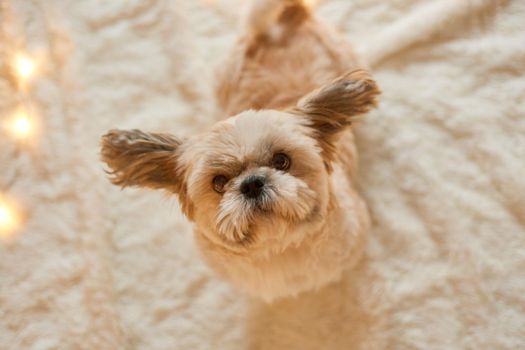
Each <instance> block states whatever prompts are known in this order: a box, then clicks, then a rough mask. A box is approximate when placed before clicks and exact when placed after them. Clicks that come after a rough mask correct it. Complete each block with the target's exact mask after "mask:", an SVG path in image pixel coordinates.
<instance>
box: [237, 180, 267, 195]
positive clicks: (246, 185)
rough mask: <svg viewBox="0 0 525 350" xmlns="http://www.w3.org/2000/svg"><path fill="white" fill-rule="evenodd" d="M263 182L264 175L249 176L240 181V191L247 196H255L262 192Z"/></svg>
mask: <svg viewBox="0 0 525 350" xmlns="http://www.w3.org/2000/svg"><path fill="white" fill-rule="evenodd" d="M265 182H266V178H265V177H264V176H249V177H248V178H246V179H244V181H243V182H242V183H241V193H242V194H244V195H245V196H246V197H248V198H257V197H259V196H260V194H261V193H262V191H263V189H264V185H265Z"/></svg>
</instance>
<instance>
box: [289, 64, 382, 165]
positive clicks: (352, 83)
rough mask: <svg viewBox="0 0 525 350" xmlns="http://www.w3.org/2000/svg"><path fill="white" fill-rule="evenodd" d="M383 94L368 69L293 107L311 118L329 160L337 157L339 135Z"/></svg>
mask: <svg viewBox="0 0 525 350" xmlns="http://www.w3.org/2000/svg"><path fill="white" fill-rule="evenodd" d="M380 93H381V91H380V90H379V87H378V86H377V84H376V82H375V81H374V80H373V79H372V78H371V77H370V75H369V74H368V72H367V71H365V70H361V69H360V70H355V71H352V72H349V73H346V74H344V75H342V76H340V77H339V78H337V79H335V80H333V81H332V82H330V83H328V84H326V85H324V86H323V87H321V88H319V89H317V90H315V91H312V92H311V93H309V94H308V95H306V96H305V97H303V98H302V99H301V100H299V102H298V103H297V106H296V107H294V108H293V112H295V113H297V112H299V113H300V114H301V115H304V116H305V117H306V118H308V121H309V125H310V126H311V127H312V128H313V129H314V131H315V137H316V138H317V139H318V141H319V144H320V145H321V147H322V149H323V156H324V157H325V160H327V161H328V162H330V161H332V160H333V158H334V156H335V142H336V141H337V138H338V134H339V133H340V132H341V131H343V130H344V129H345V128H346V127H348V126H349V125H350V124H351V123H352V120H353V119H354V118H355V117H356V116H357V115H360V114H364V113H366V112H368V111H369V110H370V109H371V108H372V107H374V106H376V104H377V101H376V98H377V96H378V95H379V94H380Z"/></svg>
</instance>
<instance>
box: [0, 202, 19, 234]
mask: <svg viewBox="0 0 525 350" xmlns="http://www.w3.org/2000/svg"><path fill="white" fill-rule="evenodd" d="M19 226H20V220H19V215H18V214H17V212H16V208H15V207H14V205H13V204H11V203H8V202H7V201H6V200H3V199H1V198H0V239H4V240H5V239H9V238H11V237H12V236H13V234H14V233H15V231H16V230H17V229H18V228H19Z"/></svg>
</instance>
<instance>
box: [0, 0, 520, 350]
mask: <svg viewBox="0 0 525 350" xmlns="http://www.w3.org/2000/svg"><path fill="white" fill-rule="evenodd" d="M1 5H2V6H0V10H1V11H2V13H1V16H2V18H1V22H0V25H1V30H2V32H1V35H2V37H1V40H0V47H1V50H2V51H1V52H2V53H1V57H0V69H1V70H2V75H1V76H0V117H1V118H4V117H5V116H6V115H7V114H8V113H9V111H11V110H12V108H14V107H15V106H16V103H17V98H18V96H19V95H18V92H17V88H16V86H15V85H14V84H13V77H12V75H10V74H8V64H7V63H8V61H9V60H10V57H11V55H12V50H13V49H15V48H16V47H17V45H24V46H25V47H26V48H27V49H28V51H30V52H32V53H34V54H35V55H38V57H40V60H41V65H40V67H39V72H38V73H39V74H38V76H37V78H36V80H35V81H34V84H33V89H32V90H31V92H30V93H29V95H28V96H29V99H30V102H31V103H32V104H33V106H34V109H35V111H34V113H35V115H36V116H37V118H38V120H39V123H40V128H39V130H40V133H39V134H38V135H35V136H34V138H33V139H32V140H31V141H33V145H25V146H24V145H22V146H17V145H16V143H15V142H13V140H12V139H11V138H10V137H9V136H8V135H7V134H6V133H5V132H4V130H2V131H1V132H2V134H1V137H0V150H1V152H0V186H1V187H0V188H1V190H2V191H3V192H7V194H8V195H9V196H10V197H12V198H16V199H17V201H18V202H19V204H20V206H21V207H22V209H23V211H24V213H25V225H24V227H23V229H22V230H21V231H20V232H19V233H18V235H16V237H13V238H12V239H11V240H9V241H0V349H184V350H190V349H191V350H193V349H225V350H230V349H231V350H234V349H261V350H263V349H268V350H281V349H286V350H288V349H297V350H305V349H316V350H317V349H327V350H332V349H333V350H342V349H345V350H346V349H524V348H525V277H524V273H525V179H524V177H525V76H524V72H525V27H524V23H525V22H524V21H525V20H524V18H525V3H524V1H520V0H515V1H507V2H501V1H500V2H497V1H489V0H470V1H467V0H429V1H416V0H395V1H367V0H355V1H348V0H331V1H329V0H326V1H321V3H320V4H319V6H318V10H317V13H318V14H319V16H320V17H322V18H323V19H325V20H326V21H328V22H330V23H333V24H334V25H335V26H337V27H338V28H340V29H342V30H344V31H345V32H346V33H348V37H349V38H350V39H351V40H353V42H354V43H355V44H356V46H357V48H358V50H359V52H361V53H362V54H363V55H365V57H367V59H368V60H369V62H371V65H372V67H373V69H374V71H375V76H376V78H377V79H378V81H379V83H380V85H381V86H382V89H383V91H384V94H383V96H382V100H381V105H380V108H379V109H378V110H376V111H374V112H373V113H371V114H370V115H369V116H367V117H366V118H365V120H364V121H363V122H362V123H361V125H358V126H357V127H356V134H357V136H358V147H359V149H360V154H361V159H360V166H361V169H360V179H361V185H360V186H361V188H362V191H363V193H364V195H365V196H366V198H367V200H368V203H369V206H370V210H371V213H372V216H373V228H372V230H371V232H370V240H369V244H368V248H367V253H366V257H365V259H364V260H363V262H362V263H361V264H360V265H359V266H358V268H357V269H356V270H354V271H349V273H348V275H347V276H346V278H345V280H344V281H343V282H341V283H339V284H336V285H331V286H329V287H327V288H324V289H322V290H320V291H318V292H315V293H308V294H304V295H301V296H300V297H298V298H295V299H290V300H283V301H280V302H277V303H275V304H272V305H266V304H263V303H260V302H258V301H253V300H248V299H246V298H245V297H243V296H241V295H239V294H238V293H237V292H236V291H235V290H233V289H232V288H230V287H229V285H227V284H225V283H224V282H222V281H220V280H218V279H217V278H216V277H215V276H214V275H212V274H211V273H210V271H209V270H208V268H207V267H206V266H204V264H203V263H202V261H201V260H200V259H199V257H198V256H197V253H196V251H195V249H194V247H193V243H192V237H191V234H190V226H189V224H188V223H187V221H186V220H185V219H184V218H183V217H182V215H181V214H180V211H179V210H178V207H177V204H176V200H175V199H174V198H170V197H166V196H163V195H162V194H160V193H154V192H147V191H138V190H131V189H130V190H128V189H127V190H125V191H119V190H118V189H117V188H116V187H113V186H111V185H110V184H109V182H108V181H107V180H106V178H105V175H104V171H103V166H102V164H101V163H100V162H99V160H98V138H99V136H100V135H101V134H103V133H104V132H105V131H106V130H108V129H110V128H114V127H119V128H135V127H136V128H143V129H146V130H152V131H153V130H170V131H173V132H176V133H178V134H185V133H191V132H194V131H195V130H199V129H201V128H204V127H206V126H208V125H210V123H212V122H213V120H214V118H215V117H216V116H215V115H216V108H215V106H214V103H213V102H212V96H213V85H214V80H213V72H214V69H215V67H216V66H217V65H218V64H220V63H221V60H222V59H223V57H224V55H225V54H227V52H228V48H229V47H230V46H231V45H232V43H233V40H234V38H235V36H236V33H237V29H236V27H237V22H238V18H239V17H238V11H237V9H238V8H239V7H240V3H239V1H234V0H207V1H204V0H202V1H189V0H186V1H182V0H181V1H170V0H164V1H161V0H136V1H102V0H100V1H95V0H92V1H67V2H66V1H61V0H24V1H19V0H7V1H3V2H1Z"/></svg>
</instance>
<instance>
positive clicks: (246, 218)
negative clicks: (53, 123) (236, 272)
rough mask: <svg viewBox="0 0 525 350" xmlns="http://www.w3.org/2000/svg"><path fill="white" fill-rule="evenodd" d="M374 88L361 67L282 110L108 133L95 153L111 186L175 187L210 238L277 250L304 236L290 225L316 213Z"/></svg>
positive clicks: (318, 216)
mask: <svg viewBox="0 0 525 350" xmlns="http://www.w3.org/2000/svg"><path fill="white" fill-rule="evenodd" d="M378 93H379V90H378V88H377V86H376V85H375V82H374V81H373V80H371V79H370V77H369V76H368V75H367V74H366V73H365V72H364V71H355V72H352V73H350V74H347V75H345V76H343V77H341V78H339V79H337V80H335V81H333V82H331V83H330V84H328V85H326V86H324V87H323V88H321V89H319V90H317V91H314V92H312V93H310V94H309V95H307V96H306V97H304V98H303V99H301V100H300V101H299V103H298V104H297V106H295V107H293V108H290V109H288V110H286V111H275V110H261V111H252V110H250V111H245V112H243V113H240V114H238V115H236V116H233V117H231V118H228V119H226V120H224V121H221V122H219V123H217V124H215V125H214V126H213V127H212V128H211V130H209V131H208V132H206V133H204V134H201V135H198V136H194V137H190V138H187V139H177V138H175V137H173V136H170V135H166V134H154V133H144V132H141V131H138V130H132V131H111V132H109V133H108V134H107V135H105V136H104V137H103V141H102V157H103V160H104V161H105V162H106V163H107V164H108V165H109V166H110V168H111V169H112V175H113V177H112V181H113V182H114V183H115V184H118V185H121V186H130V185H131V186H144V187H150V188H163V189H166V190H168V191H171V192H174V193H176V194H177V195H178V197H179V201H180V203H181V207H182V209H183V211H184V212H185V214H186V216H187V217H188V218H189V219H190V220H192V221H193V222H194V223H195V224H196V226H197V228H198V230H199V231H200V232H202V233H203V234H204V235H205V236H206V237H207V238H208V239H209V240H210V241H211V242H213V243H215V244H218V245H221V246H223V247H226V248H230V249H233V250H239V249H242V250H246V249H255V247H260V246H261V245H265V246H267V247H270V246H272V247H274V248H273V249H284V247H285V246H287V245H288V244H290V243H292V242H300V240H301V239H303V238H304V236H303V234H302V233H301V232H306V231H305V230H300V229H298V228H304V227H315V226H316V225H317V224H318V223H319V222H321V221H322V220H323V217H324V216H325V214H326V212H327V208H328V202H329V193H330V172H331V163H332V162H333V160H334V156H335V154H334V152H335V142H336V141H337V137H338V134H339V133H340V132H341V131H342V130H344V128H345V127H347V126H348V125H349V124H350V123H351V119H352V117H353V116H355V115H357V114H361V113H364V112H366V111H368V109H369V108H370V107H371V106H373V105H374V104H375V97H376V95H377V94H378ZM272 241H273V242H274V243H275V242H279V244H272V243H271V242H272ZM275 247H280V248H275Z"/></svg>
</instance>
